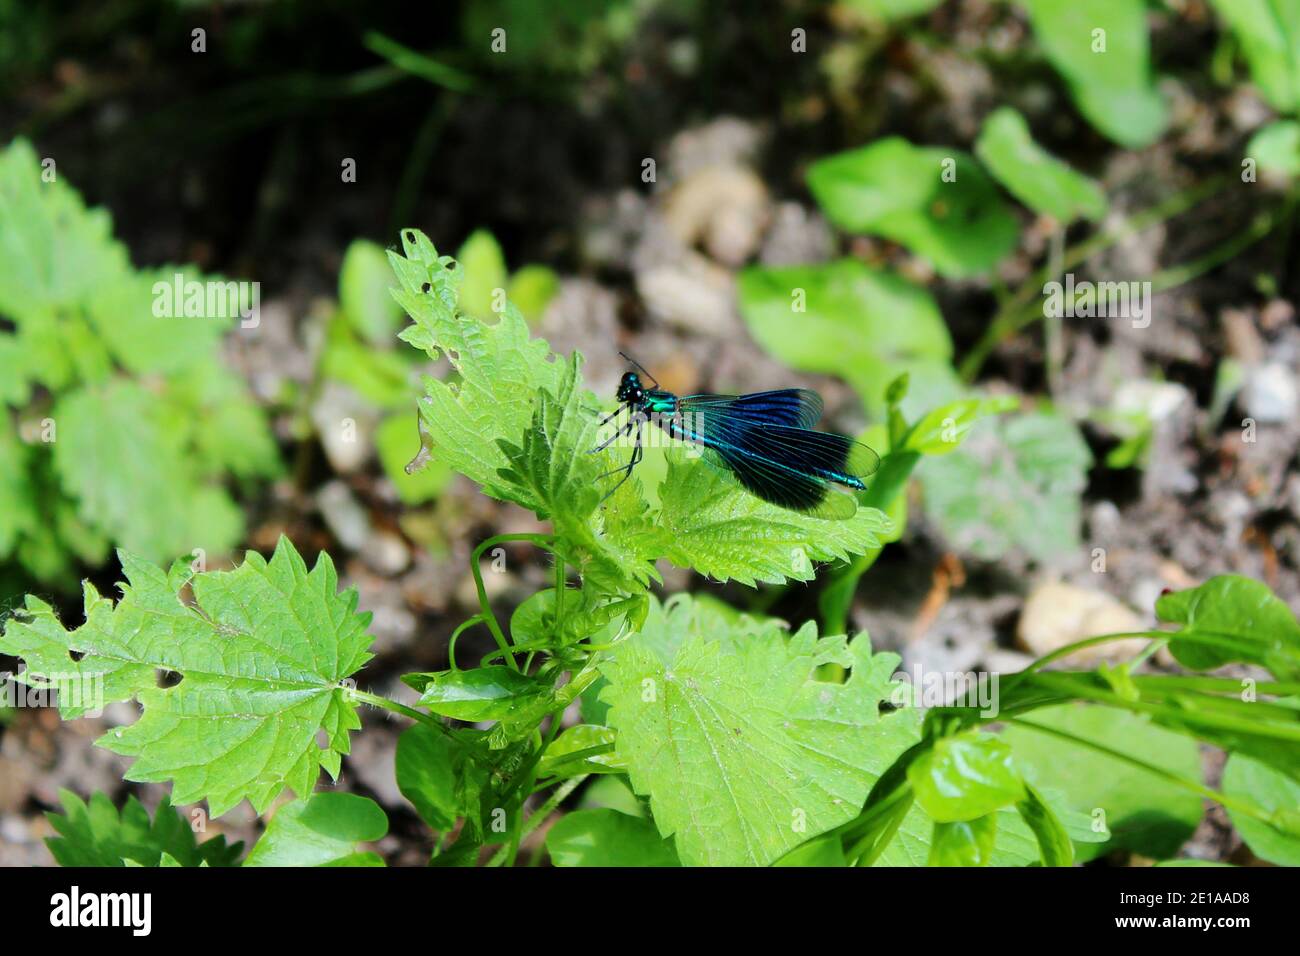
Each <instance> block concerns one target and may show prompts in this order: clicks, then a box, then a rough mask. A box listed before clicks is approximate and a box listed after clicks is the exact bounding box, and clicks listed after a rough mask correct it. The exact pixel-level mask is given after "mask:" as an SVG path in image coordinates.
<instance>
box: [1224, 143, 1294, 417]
mask: <svg viewBox="0 0 1300 956" xmlns="http://www.w3.org/2000/svg"><path fill="white" fill-rule="evenodd" d="M1246 155H1247V156H1248V157H1249V158H1251V159H1254V160H1255V161H1256V162H1257V163H1258V164H1259V168H1260V169H1263V170H1270V171H1272V172H1277V173H1282V174H1283V175H1285V176H1291V177H1295V176H1300V123H1297V122H1296V121H1295V120H1276V121H1275V122H1272V123H1269V124H1268V125H1267V126H1265V127H1263V128H1262V129H1259V130H1257V131H1256V132H1255V135H1254V136H1252V137H1251V138H1250V143H1249V144H1247V146H1246ZM1225 361H1226V360H1225ZM1221 417H1222V416H1220V418H1221ZM1216 420H1217V419H1216Z"/></svg>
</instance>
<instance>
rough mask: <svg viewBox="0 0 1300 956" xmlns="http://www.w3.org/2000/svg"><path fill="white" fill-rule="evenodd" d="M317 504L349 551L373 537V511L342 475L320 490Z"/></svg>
mask: <svg viewBox="0 0 1300 956" xmlns="http://www.w3.org/2000/svg"><path fill="white" fill-rule="evenodd" d="M316 507H317V508H319V509H320V513H321V517H322V518H324V519H325V523H326V524H327V525H329V529H330V531H331V532H333V534H334V537H335V538H337V539H338V542H339V544H341V545H343V547H345V548H347V549H348V550H349V551H360V550H361V549H362V547H363V546H364V545H365V543H366V540H367V539H368V538H369V537H370V515H368V514H367V513H366V509H365V508H363V507H361V503H360V502H358V501H357V499H356V497H355V496H354V495H353V494H352V491H351V489H350V488H348V486H347V485H345V484H344V483H343V482H341V481H339V480H338V479H334V480H333V481H328V482H326V483H325V484H324V485H322V486H321V488H320V490H319V491H317V492H316Z"/></svg>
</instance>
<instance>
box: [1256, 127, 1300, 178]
mask: <svg viewBox="0 0 1300 956" xmlns="http://www.w3.org/2000/svg"><path fill="white" fill-rule="evenodd" d="M1246 155H1247V156H1248V157H1250V158H1252V159H1254V160H1255V161H1256V162H1257V163H1258V164H1259V168H1260V169H1263V170H1266V171H1271V172H1276V173H1281V174H1282V175H1284V176H1287V177H1291V178H1294V177H1296V176H1300V122H1296V121H1295V120H1277V121H1275V122H1272V123H1269V124H1268V125H1267V126H1263V127H1260V129H1258V130H1257V131H1256V132H1255V135H1253V136H1252V137H1251V138H1250V142H1249V143H1248V144H1247V145H1246Z"/></svg>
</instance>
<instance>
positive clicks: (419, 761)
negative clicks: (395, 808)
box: [396, 724, 487, 832]
mask: <svg viewBox="0 0 1300 956" xmlns="http://www.w3.org/2000/svg"><path fill="white" fill-rule="evenodd" d="M476 755H477V749H476V748H475V746H474V745H473V744H472V743H471V739H470V738H468V737H467V735H466V734H465V733H464V732H458V731H452V730H450V729H448V730H446V731H440V730H437V729H435V728H433V727H430V726H428V725H427V724H415V725H414V726H411V727H408V728H407V729H406V730H404V731H403V732H402V736H401V737H399V738H398V741H397V770H396V772H397V786H398V789H399V790H401V791H402V796H404V797H406V799H407V800H410V801H411V803H412V805H414V807H415V809H416V812H418V813H419V814H420V818H421V819H422V820H424V822H425V823H427V824H429V826H430V827H431V828H432V829H434V830H437V831H439V832H445V831H447V830H451V829H452V828H453V827H454V826H455V825H456V820H457V818H459V817H461V816H465V815H468V814H470V813H472V812H474V811H476V810H477V804H478V795H479V793H480V792H481V791H482V790H483V788H484V787H485V786H486V784H487V771H486V769H485V768H484V767H483V766H482V764H480V763H479V762H478V760H477V758H476Z"/></svg>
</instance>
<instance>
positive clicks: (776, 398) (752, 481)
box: [678, 389, 880, 518]
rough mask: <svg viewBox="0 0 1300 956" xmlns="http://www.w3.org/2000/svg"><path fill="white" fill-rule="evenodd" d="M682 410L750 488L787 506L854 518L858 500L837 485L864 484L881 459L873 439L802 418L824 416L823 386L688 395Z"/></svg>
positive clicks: (690, 427) (698, 435) (692, 432)
mask: <svg viewBox="0 0 1300 956" xmlns="http://www.w3.org/2000/svg"><path fill="white" fill-rule="evenodd" d="M808 397H810V398H811V400H810V399H809V398H808ZM678 411H679V412H680V413H681V415H682V423H683V425H684V427H685V429H686V430H687V432H688V437H693V438H695V439H696V440H698V441H699V442H700V443H701V444H703V445H704V446H706V447H707V448H709V449H711V450H712V451H713V452H715V453H716V454H717V456H718V457H719V458H720V459H721V463H722V464H723V465H725V466H726V468H727V470H729V471H730V472H732V473H733V474H734V475H735V476H736V478H737V479H738V480H739V481H740V483H741V484H742V485H744V487H745V488H746V489H748V490H749V491H750V492H752V493H753V494H755V495H757V496H758V497H760V498H762V499H764V500H765V501H770V502H772V503H773V504H777V505H780V506H781V507H783V508H790V509H793V510H795V511H804V512H809V513H812V514H816V515H818V516H819V517H824V518H847V517H850V516H852V514H853V513H854V512H855V511H856V510H857V505H856V503H855V502H854V500H853V499H852V498H850V497H849V496H847V495H842V494H839V493H837V492H835V491H833V490H832V489H831V488H830V485H831V484H832V483H835V484H840V485H843V486H845V487H847V488H853V489H861V488H862V487H864V486H863V482H862V479H863V478H865V477H867V476H868V475H871V474H873V473H874V472H875V470H876V468H877V467H878V466H879V464H880V458H879V456H878V455H876V453H875V452H874V451H872V450H871V449H870V448H868V447H867V446H866V445H863V444H861V443H860V442H856V441H854V440H853V439H851V438H847V437H845V436H844V435H836V434H833V433H831V432H818V431H812V430H810V429H809V428H808V427H807V426H806V425H803V424H802V423H803V422H807V423H808V424H812V423H813V422H815V421H816V420H817V418H818V417H819V416H820V413H821V399H820V398H819V397H818V396H817V394H816V393H815V392H808V391H804V390H801V389H784V390H782V391H779V392H759V393H757V394H756V395H741V396H735V397H730V396H720V395H709V396H694V395H693V396H689V397H687V398H683V399H681V401H680V402H679V404H678Z"/></svg>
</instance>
